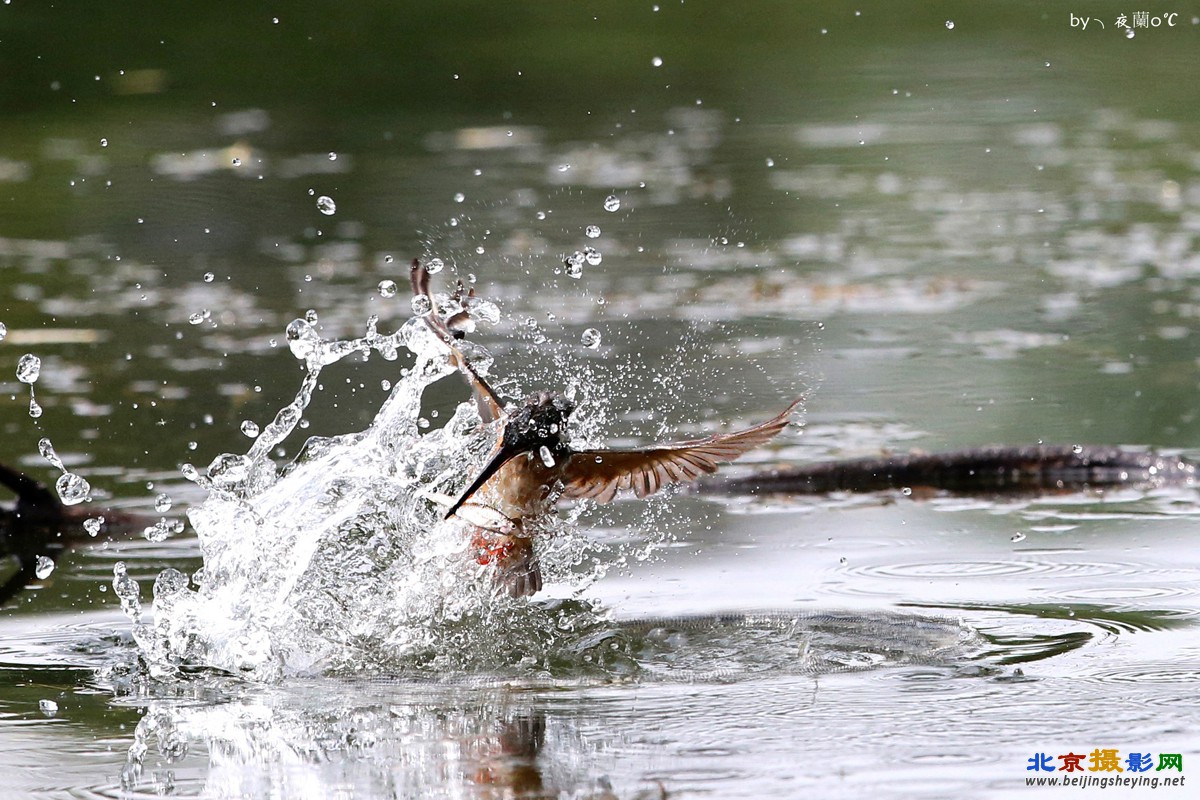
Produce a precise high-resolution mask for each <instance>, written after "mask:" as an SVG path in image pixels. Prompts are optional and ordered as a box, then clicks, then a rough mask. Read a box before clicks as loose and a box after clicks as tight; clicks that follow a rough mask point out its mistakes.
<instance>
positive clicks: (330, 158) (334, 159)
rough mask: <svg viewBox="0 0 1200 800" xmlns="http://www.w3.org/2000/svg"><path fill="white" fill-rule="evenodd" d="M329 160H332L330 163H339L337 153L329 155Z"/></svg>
mask: <svg viewBox="0 0 1200 800" xmlns="http://www.w3.org/2000/svg"><path fill="white" fill-rule="evenodd" d="M329 160H330V161H337V153H330V154H329Z"/></svg>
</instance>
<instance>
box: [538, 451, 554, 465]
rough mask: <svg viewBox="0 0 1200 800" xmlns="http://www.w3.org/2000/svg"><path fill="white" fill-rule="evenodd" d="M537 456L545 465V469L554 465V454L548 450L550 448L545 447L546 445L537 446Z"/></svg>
mask: <svg viewBox="0 0 1200 800" xmlns="http://www.w3.org/2000/svg"><path fill="white" fill-rule="evenodd" d="M538 458H540V459H541V460H542V463H543V464H545V465H546V469H551V468H553V467H554V454H553V453H551V452H550V448H549V447H546V445H542V446H541V447H539V448H538Z"/></svg>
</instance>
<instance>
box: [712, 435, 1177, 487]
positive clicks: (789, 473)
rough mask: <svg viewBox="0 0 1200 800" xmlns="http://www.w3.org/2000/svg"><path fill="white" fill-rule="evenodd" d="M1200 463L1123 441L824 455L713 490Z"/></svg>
mask: <svg viewBox="0 0 1200 800" xmlns="http://www.w3.org/2000/svg"><path fill="white" fill-rule="evenodd" d="M1196 485H1198V480H1197V475H1196V464H1195V463H1193V462H1190V461H1187V460H1185V459H1183V458H1179V457H1167V456H1160V455H1157V454H1156V453H1151V452H1147V451H1139V450H1124V449H1121V448H1119V447H1078V446H1073V445H1033V446H1025V447H980V448H970V449H966V450H953V451H950V452H947V453H910V454H906V455H892V456H883V457H880V458H858V459H850V460H844V461H822V462H819V463H816V464H805V465H803V466H798V467H787V468H784V469H778V470H772V471H769V472H760V473H756V474H754V475H747V476H744V477H733V478H721V477H717V478H709V479H706V480H704V481H702V482H701V483H700V484H699V485H698V486H697V487H696V491H698V492H701V493H708V494H739V495H740V494H830V493H833V492H882V491H888V490H896V489H913V490H922V489H924V490H934V491H942V492H949V493H954V494H982V495H989V494H1040V493H1055V492H1078V491H1083V490H1086V489H1095V488H1104V487H1121V486H1125V487H1128V486H1144V487H1150V488H1153V487H1157V486H1196Z"/></svg>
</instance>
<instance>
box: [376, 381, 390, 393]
mask: <svg viewBox="0 0 1200 800" xmlns="http://www.w3.org/2000/svg"><path fill="white" fill-rule="evenodd" d="M379 388H381V389H383V390H384V391H385V392H390V391H391V390H392V382H391V381H389V380H388V379H387V378H384V379H383V380H381V381H380V382H379Z"/></svg>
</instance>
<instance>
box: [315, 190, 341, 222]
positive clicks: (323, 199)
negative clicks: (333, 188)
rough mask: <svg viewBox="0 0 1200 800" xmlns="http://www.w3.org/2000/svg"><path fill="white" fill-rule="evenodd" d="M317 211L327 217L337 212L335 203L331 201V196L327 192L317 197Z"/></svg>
mask: <svg viewBox="0 0 1200 800" xmlns="http://www.w3.org/2000/svg"><path fill="white" fill-rule="evenodd" d="M317 211H320V212H321V213H322V214H324V215H325V216H327V217H331V216H333V215H334V214H335V213H337V203H335V202H333V198H332V197H330V196H329V195H327V194H323V195H321V196H320V197H318V198H317Z"/></svg>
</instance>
